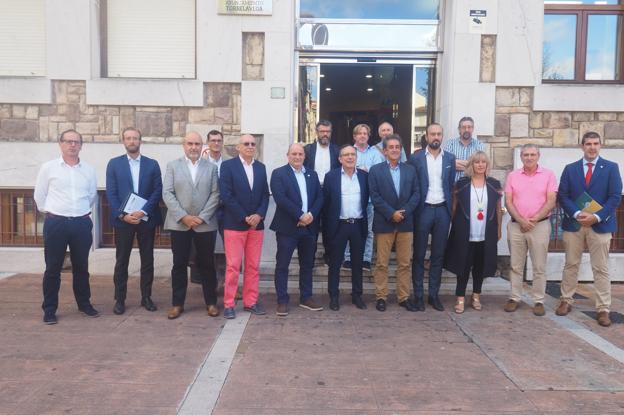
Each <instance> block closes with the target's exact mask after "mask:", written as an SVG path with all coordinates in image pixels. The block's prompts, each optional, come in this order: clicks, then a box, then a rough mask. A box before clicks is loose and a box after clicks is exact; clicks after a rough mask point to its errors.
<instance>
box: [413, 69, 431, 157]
mask: <svg viewBox="0 0 624 415" xmlns="http://www.w3.org/2000/svg"><path fill="white" fill-rule="evenodd" d="M432 70H433V69H432V68H420V67H414V83H413V85H414V93H413V99H412V108H413V111H414V112H413V114H412V150H416V149H419V148H421V144H420V138H421V136H422V135H423V134H424V133H425V129H426V127H427V122H428V119H429V118H428V113H429V106H428V103H429V97H430V93H431V87H432V85H431V71H432Z"/></svg>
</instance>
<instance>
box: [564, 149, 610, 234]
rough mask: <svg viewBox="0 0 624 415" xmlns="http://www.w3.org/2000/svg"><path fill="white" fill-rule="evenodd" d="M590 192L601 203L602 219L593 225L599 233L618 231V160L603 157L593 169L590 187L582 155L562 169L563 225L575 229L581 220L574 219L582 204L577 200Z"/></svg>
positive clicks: (573, 230) (567, 229)
mask: <svg viewBox="0 0 624 415" xmlns="http://www.w3.org/2000/svg"><path fill="white" fill-rule="evenodd" d="M583 192H587V194H589V195H590V196H591V197H592V198H593V199H594V200H595V201H596V202H598V203H600V204H601V205H602V209H600V210H599V211H598V212H596V214H597V215H598V216H599V217H600V222H598V223H595V224H593V225H592V228H593V229H594V231H595V232H597V233H609V232H616V231H617V223H616V215H615V209H616V208H617V207H618V206H619V205H620V200H621V198H622V178H621V177H620V170H619V168H618V165H617V163H614V162H612V161H609V160H605V159H603V158H602V157H600V158H599V159H598V161H597V163H596V165H595V166H594V169H593V170H592V178H591V180H590V182H589V187H588V188H586V187H585V173H584V172H583V159H581V160H578V161H575V162H574V163H571V164H568V165H567V166H565V168H564V169H563V173H561V180H560V181H559V192H558V193H557V198H558V200H559V205H560V206H561V207H562V208H563V212H564V217H563V221H562V224H561V226H562V228H563V230H564V231H568V232H576V231H578V230H579V223H578V222H577V221H576V219H574V213H576V212H577V211H578V210H579V208H578V206H577V205H576V200H577V199H578V198H579V196H581V195H582V194H583Z"/></svg>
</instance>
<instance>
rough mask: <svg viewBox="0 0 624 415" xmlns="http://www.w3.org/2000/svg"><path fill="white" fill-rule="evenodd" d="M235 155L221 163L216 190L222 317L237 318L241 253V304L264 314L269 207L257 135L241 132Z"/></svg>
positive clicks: (264, 168)
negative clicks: (262, 277)
mask: <svg viewBox="0 0 624 415" xmlns="http://www.w3.org/2000/svg"><path fill="white" fill-rule="evenodd" d="M237 149H238V157H236V158H233V159H231V160H228V161H226V162H224V163H223V164H222V165H221V176H220V178H219V189H220V192H221V200H222V201H223V207H224V214H223V227H224V233H225V238H224V247H225V263H226V269H225V283H224V286H223V307H224V310H223V316H224V317H225V318H228V319H232V318H235V317H236V312H235V310H234V305H235V303H234V299H235V296H236V291H237V289H238V277H239V274H240V268H241V264H242V263H243V256H244V257H245V270H244V277H243V306H244V309H245V311H249V312H250V313H252V314H256V315H262V314H266V312H265V310H264V307H262V305H261V304H260V303H259V302H258V284H259V282H260V273H259V268H260V257H261V254H262V240H263V237H264V217H265V216H266V213H267V209H268V207H269V185H268V184H267V174H266V167H265V166H264V164H262V163H261V162H259V161H258V160H255V159H254V156H255V155H256V138H255V137H254V136H253V135H251V134H243V135H241V137H240V139H239V141H238V146H237Z"/></svg>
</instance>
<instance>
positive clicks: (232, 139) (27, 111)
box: [0, 81, 262, 157]
mask: <svg viewBox="0 0 624 415" xmlns="http://www.w3.org/2000/svg"><path fill="white" fill-rule="evenodd" d="M52 87H53V94H52V103H51V104H36V105H35V104H33V105H28V104H11V103H0V140H1V141H56V140H57V139H58V134H59V133H60V132H62V131H64V130H67V129H70V128H73V129H75V130H77V131H78V132H80V133H81V134H82V136H83V139H84V141H85V142H94V143H117V142H119V141H120V132H121V131H122V130H123V129H124V128H125V127H129V126H135V127H137V128H138V129H139V130H141V132H142V133H143V140H144V141H145V142H150V143H169V144H170V143H180V142H181V140H182V137H183V136H184V134H186V133H187V132H188V131H192V130H196V131H198V132H200V133H201V134H202V135H204V137H205V135H206V133H207V132H208V131H210V130H212V129H216V130H219V131H222V132H223V135H224V141H225V146H226V147H225V148H226V151H227V152H228V153H230V154H231V155H234V154H235V153H236V150H235V148H234V146H235V144H236V142H237V140H238V137H239V135H240V133H241V127H240V118H241V85H240V84H239V83H204V106H203V107H141V106H123V105H115V106H102V105H88V104H87V97H86V83H85V81H53V82H52ZM259 139H260V141H261V139H262V137H259ZM260 144H261V143H260ZM260 150H261V147H260V148H259V156H260V157H261V153H260Z"/></svg>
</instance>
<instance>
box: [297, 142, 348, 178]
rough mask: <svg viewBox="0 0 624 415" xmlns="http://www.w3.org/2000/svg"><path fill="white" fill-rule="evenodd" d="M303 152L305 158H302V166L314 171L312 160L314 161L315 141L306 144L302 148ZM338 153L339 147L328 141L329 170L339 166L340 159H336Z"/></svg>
mask: <svg viewBox="0 0 624 415" xmlns="http://www.w3.org/2000/svg"><path fill="white" fill-rule="evenodd" d="M303 152H304V153H305V159H304V160H303V167H305V168H306V170H308V171H314V162H315V161H316V141H315V142H314V143H310V144H307V145H306V146H305V147H304V148H303ZM339 154H340V148H338V146H337V145H336V144H334V143H332V142H330V143H329V161H330V164H331V167H330V170H333V169H335V168H338V167H340V161H338V155H339Z"/></svg>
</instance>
